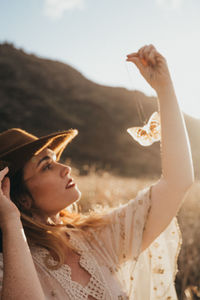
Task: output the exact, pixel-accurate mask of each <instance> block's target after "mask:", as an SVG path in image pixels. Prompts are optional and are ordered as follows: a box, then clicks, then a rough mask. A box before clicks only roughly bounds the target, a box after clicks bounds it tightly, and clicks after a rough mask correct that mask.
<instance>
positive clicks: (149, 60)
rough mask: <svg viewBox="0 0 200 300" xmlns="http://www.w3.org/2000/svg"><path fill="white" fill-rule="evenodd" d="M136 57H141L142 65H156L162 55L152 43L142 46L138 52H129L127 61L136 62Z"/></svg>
mask: <svg viewBox="0 0 200 300" xmlns="http://www.w3.org/2000/svg"><path fill="white" fill-rule="evenodd" d="M136 57H137V58H139V60H140V62H141V63H142V65H143V66H144V67H146V66H148V65H150V66H155V65H156V64H157V61H158V60H157V58H158V57H162V56H161V55H160V53H158V52H157V50H156V48H155V47H154V46H153V45H152V44H150V45H145V46H144V47H142V48H140V49H139V50H138V52H133V53H131V54H128V55H127V58H128V59H127V61H133V62H135V61H134V60H135V58H136Z"/></svg>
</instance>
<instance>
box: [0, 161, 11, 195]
mask: <svg viewBox="0 0 200 300" xmlns="http://www.w3.org/2000/svg"><path fill="white" fill-rule="evenodd" d="M8 171H9V169H8V167H6V168H4V169H3V170H2V171H0V193H3V194H4V195H6V196H7V197H9V196H10V180H9V178H8V177H5V176H6V174H7V173H8Z"/></svg>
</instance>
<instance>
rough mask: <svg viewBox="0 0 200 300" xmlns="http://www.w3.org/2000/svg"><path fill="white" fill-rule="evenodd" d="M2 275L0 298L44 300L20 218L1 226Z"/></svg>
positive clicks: (7, 299) (8, 299) (5, 299)
mask: <svg viewBox="0 0 200 300" xmlns="http://www.w3.org/2000/svg"><path fill="white" fill-rule="evenodd" d="M2 232H3V260H4V276H3V288H2V296H1V300H12V299H15V300H18V299H20V300H25V299H26V300H27V299H29V300H44V299H45V297H44V294H43V290H42V287H41V284H40V281H39V279H38V276H37V272H36V269H35V266H34V263H33V260H32V256H31V253H30V250H29V247H28V244H27V242H26V238H25V234H24V231H23V227H22V224H21V221H20V220H15V221H12V223H11V222H10V223H9V224H8V225H5V226H4V228H2Z"/></svg>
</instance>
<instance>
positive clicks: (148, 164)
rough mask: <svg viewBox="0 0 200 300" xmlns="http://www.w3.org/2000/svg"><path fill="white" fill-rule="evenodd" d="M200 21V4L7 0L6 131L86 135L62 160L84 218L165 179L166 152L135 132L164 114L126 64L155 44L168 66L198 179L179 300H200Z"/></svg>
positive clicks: (0, 65) (2, 46) (0, 47)
mask: <svg viewBox="0 0 200 300" xmlns="http://www.w3.org/2000/svg"><path fill="white" fill-rule="evenodd" d="M199 12H200V1H199V0H190V1H188V0H148V1H147V0H146V1H145V0H140V1H136V0H125V1H119V0H109V1H105V0H101V1H95V0H21V1H17V0H7V1H2V0H0V28H1V30H0V130H1V131H3V130H6V129H8V128H11V127H21V128H23V129H25V130H27V131H30V132H32V133H33V134H35V135H37V136H41V135H44V134H48V133H51V132H52V131H57V130H65V129H68V128H77V129H78V130H79V135H78V136H77V137H76V138H75V139H74V141H73V143H71V144H70V145H69V147H68V149H67V151H65V153H64V155H63V159H64V160H65V161H66V163H69V164H70V165H72V167H73V168H72V170H73V171H72V172H73V173H74V176H73V177H74V178H76V180H77V182H78V184H79V185H80V188H81V190H82V199H81V203H80V204H81V206H82V210H83V211H87V210H88V209H90V208H91V207H93V206H95V205H96V204H98V205H109V206H116V205H118V204H119V203H124V202H126V201H128V200H129V199H131V198H133V197H134V196H135V195H136V193H137V191H138V190H139V189H141V188H143V187H145V186H147V185H149V184H150V183H152V182H154V181H156V180H157V179H158V178H159V176H160V174H161V162H160V145H159V143H154V144H153V145H151V146H149V147H142V146H141V145H139V144H138V143H136V142H135V141H134V140H133V139H132V138H131V136H130V135H129V134H128V133H127V131H126V130H127V128H129V127H133V126H143V125H144V124H145V123H146V122H147V121H148V119H149V117H150V115H151V114H152V113H153V112H154V111H156V110H157V98H156V94H155V92H154V91H153V90H152V89H151V88H150V87H149V86H148V84H147V83H146V82H145V80H144V79H143V78H142V77H141V75H140V74H139V72H138V71H137V69H136V68H135V67H134V66H133V65H132V64H130V63H127V62H125V59H126V54H129V53H131V52H135V51H137V50H138V49H139V48H140V47H142V46H144V45H146V44H154V45H155V46H156V48H157V49H158V51H160V52H161V53H162V54H163V55H164V56H165V57H166V58H167V61H168V65H169V68H170V70H171V74H172V78H173V81H174V85H175V89H176V93H177V96H178V99H179V103H180V106H181V109H182V111H183V113H184V117H185V121H186V126H187V130H188V133H189V138H190V142H191V148H192V156H193V161H194V165H195V175H196V184H195V185H194V188H193V190H192V191H191V192H190V193H189V195H188V197H187V198H188V199H187V200H186V201H185V204H184V205H183V207H182V209H181V211H180V213H179V215H178V218H179V223H180V227H181V231H182V234H183V246H182V250H181V253H180V256H179V272H178V274H177V277H176V288H177V292H178V295H179V299H200V289H199V287H200V272H199V270H200V242H199V236H198V233H199V230H200V225H199V217H200V207H199V206H200V204H199V195H200V185H199V177H200V155H199V153H200V134H199V132H200V103H199V102H200V84H199V78H200V77H199V70H200V59H199V53H200V39H199V36H200V18H199ZM180 167H181V166H180ZM102 187H103V188H102Z"/></svg>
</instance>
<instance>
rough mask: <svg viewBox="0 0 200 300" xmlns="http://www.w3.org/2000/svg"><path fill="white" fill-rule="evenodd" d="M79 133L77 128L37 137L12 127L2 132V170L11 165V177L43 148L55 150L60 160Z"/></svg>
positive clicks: (0, 160) (0, 158) (0, 134)
mask: <svg viewBox="0 0 200 300" xmlns="http://www.w3.org/2000/svg"><path fill="white" fill-rule="evenodd" d="M77 134H78V130H77V129H69V130H66V131H61V132H55V133H52V134H49V135H47V136H43V137H40V138H38V137H36V136H34V135H32V134H30V133H28V132H27V131H25V130H22V129H20V128H11V129H8V130H6V131H4V132H2V133H0V170H2V169H3V168H5V167H6V166H8V167H9V173H8V175H9V177H11V176H13V175H14V174H15V173H16V172H17V171H18V170H19V169H21V168H23V167H24V165H25V163H26V162H27V161H28V160H29V159H30V158H31V157H32V156H33V155H36V154H39V153H40V152H41V151H42V150H43V149H45V148H47V147H48V148H50V149H51V150H53V151H55V153H56V155H57V160H59V158H60V156H61V154H62V152H63V150H64V149H65V147H66V146H67V144H69V143H70V142H71V140H72V139H73V138H74V137H75V136H76V135H77Z"/></svg>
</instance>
